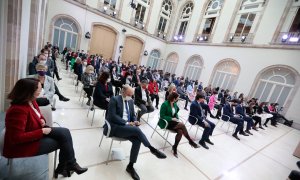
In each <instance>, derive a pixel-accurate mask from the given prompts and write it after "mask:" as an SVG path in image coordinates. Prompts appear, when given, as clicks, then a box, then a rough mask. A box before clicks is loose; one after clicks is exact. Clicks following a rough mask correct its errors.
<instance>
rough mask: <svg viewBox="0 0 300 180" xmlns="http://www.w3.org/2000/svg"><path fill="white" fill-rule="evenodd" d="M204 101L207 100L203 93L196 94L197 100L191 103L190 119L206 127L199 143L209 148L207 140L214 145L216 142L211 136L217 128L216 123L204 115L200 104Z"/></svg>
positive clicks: (192, 122)
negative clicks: (211, 139) (213, 141)
mask: <svg viewBox="0 0 300 180" xmlns="http://www.w3.org/2000/svg"><path fill="white" fill-rule="evenodd" d="M204 101H205V97H204V96H203V95H202V94H197V95H196V99H195V101H193V102H192V103H191V107H190V116H189V118H188V120H189V122H190V123H191V124H193V125H194V124H195V123H196V121H197V125H199V126H201V127H203V128H204V131H203V134H202V138H201V139H200V141H199V144H200V145H201V146H202V147H204V148H205V149H209V148H208V146H207V145H206V142H207V143H209V144H211V145H214V143H212V142H211V141H210V139H209V136H211V135H212V133H213V131H214V128H215V124H214V123H213V122H211V121H209V120H208V119H206V117H205V115H204V111H203V109H202V107H201V105H200V103H201V102H204Z"/></svg>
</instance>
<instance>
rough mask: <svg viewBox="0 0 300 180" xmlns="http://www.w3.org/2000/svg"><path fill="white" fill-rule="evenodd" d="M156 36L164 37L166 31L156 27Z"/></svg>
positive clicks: (165, 36)
mask: <svg viewBox="0 0 300 180" xmlns="http://www.w3.org/2000/svg"><path fill="white" fill-rule="evenodd" d="M155 32H156V36H157V37H159V38H161V39H166V38H167V33H165V32H163V31H159V30H158V29H156V30H155Z"/></svg>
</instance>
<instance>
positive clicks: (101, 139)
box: [99, 134, 104, 147]
mask: <svg viewBox="0 0 300 180" xmlns="http://www.w3.org/2000/svg"><path fill="white" fill-rule="evenodd" d="M103 137H104V134H102V137H101V140H100V143H99V147H100V146H101V143H102V140H103Z"/></svg>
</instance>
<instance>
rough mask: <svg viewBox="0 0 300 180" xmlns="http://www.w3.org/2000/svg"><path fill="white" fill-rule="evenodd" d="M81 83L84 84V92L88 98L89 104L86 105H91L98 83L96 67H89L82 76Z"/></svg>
mask: <svg viewBox="0 0 300 180" xmlns="http://www.w3.org/2000/svg"><path fill="white" fill-rule="evenodd" d="M81 82H82V84H83V90H84V91H85V92H86V94H87V97H88V99H89V100H88V102H87V103H86V105H88V106H89V105H90V101H91V96H92V95H93V89H94V86H95V84H96V82H97V74H96V73H95V70H94V67H93V66H92V65H88V66H87V67H86V69H85V72H84V73H83V74H82V78H81Z"/></svg>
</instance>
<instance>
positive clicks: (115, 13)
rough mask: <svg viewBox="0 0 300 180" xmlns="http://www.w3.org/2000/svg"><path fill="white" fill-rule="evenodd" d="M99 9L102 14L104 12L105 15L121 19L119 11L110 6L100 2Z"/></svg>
mask: <svg viewBox="0 0 300 180" xmlns="http://www.w3.org/2000/svg"><path fill="white" fill-rule="evenodd" d="M98 9H99V11H100V12H102V13H104V14H107V15H109V16H112V17H114V18H119V10H117V9H114V8H113V7H112V6H110V5H109V4H105V3H100V2H99V5H98Z"/></svg>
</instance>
